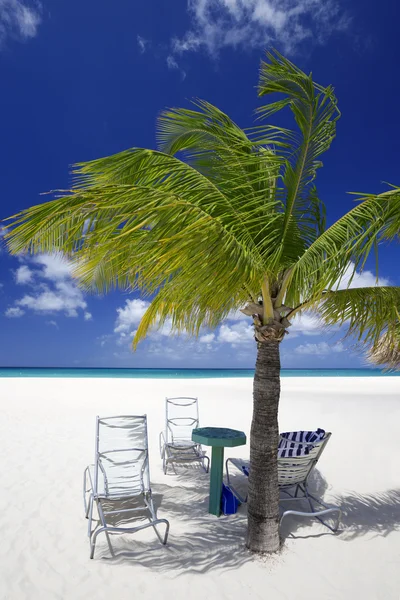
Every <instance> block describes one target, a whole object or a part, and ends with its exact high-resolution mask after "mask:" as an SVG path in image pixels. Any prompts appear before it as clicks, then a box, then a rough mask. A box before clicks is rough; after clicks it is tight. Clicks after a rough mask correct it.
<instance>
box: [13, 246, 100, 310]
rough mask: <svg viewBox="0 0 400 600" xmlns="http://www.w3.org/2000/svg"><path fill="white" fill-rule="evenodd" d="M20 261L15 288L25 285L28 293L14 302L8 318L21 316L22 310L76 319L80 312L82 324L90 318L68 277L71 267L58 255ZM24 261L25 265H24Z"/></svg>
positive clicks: (78, 292) (84, 304)
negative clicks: (28, 287) (28, 290)
mask: <svg viewBox="0 0 400 600" xmlns="http://www.w3.org/2000/svg"><path fill="white" fill-rule="evenodd" d="M21 260H22V261H24V264H22V265H21V266H20V267H19V268H18V269H17V271H16V272H15V279H16V282H17V283H18V284H19V285H27V284H29V285H30V286H31V291H30V292H29V293H28V294H25V295H24V296H23V297H22V298H19V299H18V300H16V301H15V303H14V307H11V308H10V309H9V311H10V312H11V315H9V316H16V315H17V316H22V315H23V314H24V312H25V310H31V311H33V312H35V313H38V314H48V313H57V312H58V313H63V314H64V315H65V316H67V317H77V316H78V315H79V311H83V317H84V319H85V321H89V320H90V319H91V318H92V315H91V313H90V312H89V311H87V310H86V309H87V303H86V301H85V299H84V296H83V293H82V291H81V290H80V289H79V288H78V287H77V285H76V284H75V282H74V281H73V279H72V277H71V274H72V271H73V266H72V264H71V263H70V262H69V261H68V260H66V259H65V258H64V257H63V256H62V255H61V254H53V255H47V254H43V255H39V256H36V257H34V258H26V257H25V258H22V259H21ZM26 261H29V264H28V265H27V264H25V263H26ZM12 313H15V314H12Z"/></svg>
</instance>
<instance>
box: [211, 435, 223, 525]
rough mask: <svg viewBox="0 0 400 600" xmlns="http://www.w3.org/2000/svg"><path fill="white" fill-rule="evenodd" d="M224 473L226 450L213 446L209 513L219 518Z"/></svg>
mask: <svg viewBox="0 0 400 600" xmlns="http://www.w3.org/2000/svg"><path fill="white" fill-rule="evenodd" d="M223 472H224V448H223V447H218V446H213V448H212V451H211V471H210V499H209V504H208V512H209V513H210V514H212V515H216V516H217V517H219V516H220V514H221V494H222V477H223Z"/></svg>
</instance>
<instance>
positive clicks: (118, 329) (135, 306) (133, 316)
mask: <svg viewBox="0 0 400 600" xmlns="http://www.w3.org/2000/svg"><path fill="white" fill-rule="evenodd" d="M149 306H150V302H146V301H145V300H140V299H139V298H135V299H134V300H127V301H126V302H125V306H123V307H122V308H117V313H118V316H117V320H116V322H115V327H114V333H125V334H127V333H128V332H129V331H131V329H132V328H134V327H136V326H137V325H139V323H140V321H141V318H142V317H143V315H144V313H145V312H146V310H147V309H148V307H149Z"/></svg>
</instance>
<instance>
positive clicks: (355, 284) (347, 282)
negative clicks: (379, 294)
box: [338, 263, 391, 290]
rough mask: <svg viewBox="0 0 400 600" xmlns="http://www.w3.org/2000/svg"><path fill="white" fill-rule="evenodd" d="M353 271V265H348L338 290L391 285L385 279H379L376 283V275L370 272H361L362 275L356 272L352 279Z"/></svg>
mask: <svg viewBox="0 0 400 600" xmlns="http://www.w3.org/2000/svg"><path fill="white" fill-rule="evenodd" d="M353 271H354V263H350V264H349V266H348V268H347V270H346V272H345V274H344V275H343V277H342V279H341V280H340V282H339V284H338V288H339V289H340V290H343V289H346V288H347V287H350V288H361V287H374V286H376V285H391V283H390V280H389V279H387V278H386V277H379V278H378V281H376V275H374V274H373V273H372V271H363V272H362V273H359V272H357V273H356V274H355V275H354V277H353V279H351V276H352V274H353Z"/></svg>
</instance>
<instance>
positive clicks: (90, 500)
mask: <svg viewBox="0 0 400 600" xmlns="http://www.w3.org/2000/svg"><path fill="white" fill-rule="evenodd" d="M93 504H94V498H93V494H90V498H89V506H88V513H89V514H88V519H89V521H88V537H89V538H90V537H91V536H92V521H93Z"/></svg>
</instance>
